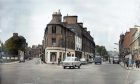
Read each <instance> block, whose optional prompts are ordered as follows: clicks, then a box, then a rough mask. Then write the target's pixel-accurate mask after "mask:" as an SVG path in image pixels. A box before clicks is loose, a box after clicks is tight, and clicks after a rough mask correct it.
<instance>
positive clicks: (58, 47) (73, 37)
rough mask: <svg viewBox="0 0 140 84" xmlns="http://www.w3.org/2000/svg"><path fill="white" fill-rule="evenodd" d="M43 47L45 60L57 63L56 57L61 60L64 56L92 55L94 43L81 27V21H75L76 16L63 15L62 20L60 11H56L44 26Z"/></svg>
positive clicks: (88, 56) (85, 56) (79, 56)
mask: <svg viewBox="0 0 140 84" xmlns="http://www.w3.org/2000/svg"><path fill="white" fill-rule="evenodd" d="M85 32H86V33H85ZM83 36H84V37H83ZM83 40H84V41H83ZM43 48H44V50H45V62H46V63H57V62H58V58H60V59H61V61H63V60H64V59H65V58H66V57H78V58H79V59H80V58H82V57H84V58H86V59H88V58H90V57H93V55H94V50H95V43H94V41H93V38H92V37H91V36H90V33H89V32H88V31H86V30H85V29H84V28H83V23H78V22H77V16H64V18H63V21H62V15H61V12H60V11H58V12H54V13H53V14H52V20H51V21H50V23H49V24H47V26H46V28H45V32H44V39H43ZM85 48H87V49H85Z"/></svg>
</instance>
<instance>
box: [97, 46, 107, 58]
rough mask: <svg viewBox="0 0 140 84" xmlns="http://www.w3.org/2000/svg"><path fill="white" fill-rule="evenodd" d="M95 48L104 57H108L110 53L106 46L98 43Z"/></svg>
mask: <svg viewBox="0 0 140 84" xmlns="http://www.w3.org/2000/svg"><path fill="white" fill-rule="evenodd" d="M95 49H96V50H95V51H96V53H98V54H99V55H100V56H102V57H103V58H105V59H108V53H107V50H106V48H105V46H99V45H96V47H95Z"/></svg>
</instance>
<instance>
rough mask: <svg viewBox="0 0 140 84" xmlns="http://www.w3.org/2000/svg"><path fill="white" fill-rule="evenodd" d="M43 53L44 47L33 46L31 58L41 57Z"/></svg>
mask: <svg viewBox="0 0 140 84" xmlns="http://www.w3.org/2000/svg"><path fill="white" fill-rule="evenodd" d="M42 52H43V46H42V45H32V48H31V56H32V57H39V56H40V55H41V54H42Z"/></svg>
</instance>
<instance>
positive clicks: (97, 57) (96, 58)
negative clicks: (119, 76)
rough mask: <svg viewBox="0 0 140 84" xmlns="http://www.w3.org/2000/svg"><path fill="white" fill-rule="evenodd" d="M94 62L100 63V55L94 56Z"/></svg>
mask: <svg viewBox="0 0 140 84" xmlns="http://www.w3.org/2000/svg"><path fill="white" fill-rule="evenodd" d="M94 63H95V64H98V63H100V64H102V57H101V56H96V57H95V59H94Z"/></svg>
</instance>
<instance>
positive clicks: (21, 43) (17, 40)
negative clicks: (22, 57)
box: [4, 36, 27, 56]
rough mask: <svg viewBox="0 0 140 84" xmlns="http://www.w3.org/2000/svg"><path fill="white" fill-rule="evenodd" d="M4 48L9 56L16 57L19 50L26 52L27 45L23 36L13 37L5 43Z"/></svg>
mask: <svg viewBox="0 0 140 84" xmlns="http://www.w3.org/2000/svg"><path fill="white" fill-rule="evenodd" d="M4 46H5V49H6V51H7V52H8V54H10V55H13V56H16V55H18V50H21V51H25V49H26V46H27V43H26V39H25V38H24V37H23V36H12V37H10V38H9V39H8V40H6V41H5V44H4Z"/></svg>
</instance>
